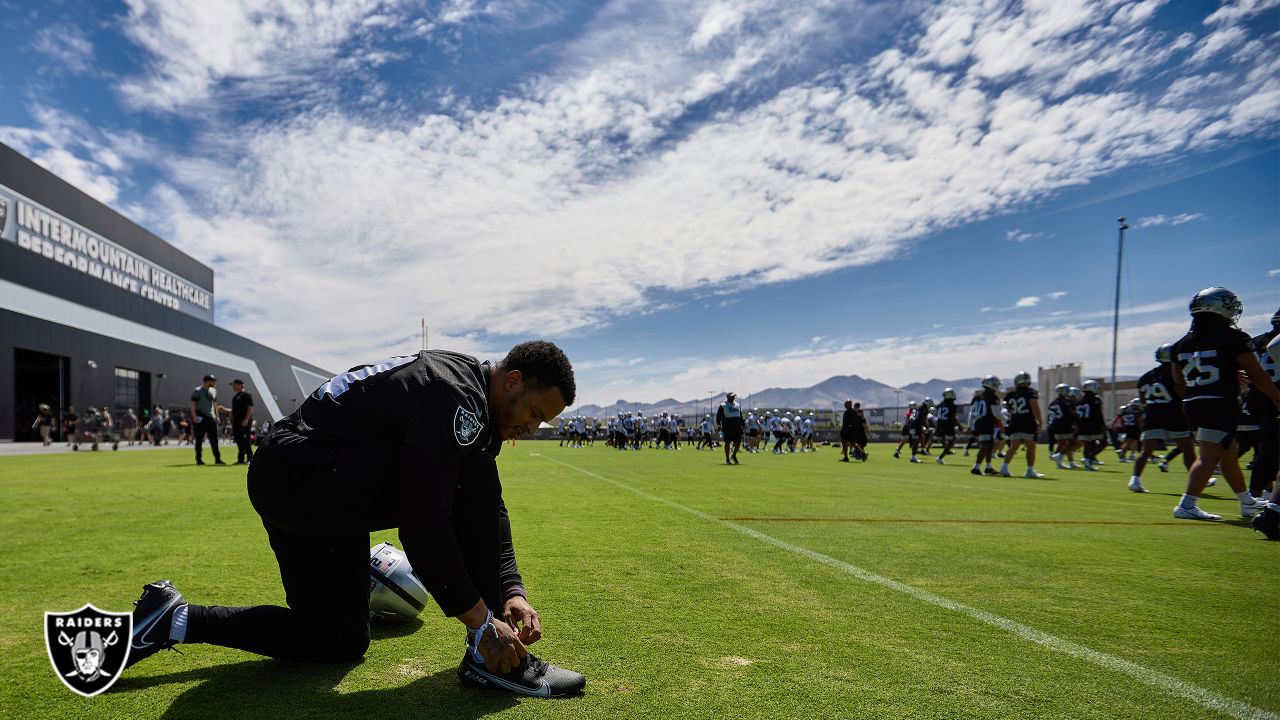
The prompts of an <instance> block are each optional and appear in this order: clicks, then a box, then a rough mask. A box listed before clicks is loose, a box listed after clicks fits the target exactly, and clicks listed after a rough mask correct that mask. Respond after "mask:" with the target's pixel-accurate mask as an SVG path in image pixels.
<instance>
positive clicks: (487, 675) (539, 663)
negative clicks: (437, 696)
mask: <svg viewBox="0 0 1280 720" xmlns="http://www.w3.org/2000/svg"><path fill="white" fill-rule="evenodd" d="M458 677H459V678H460V679H461V680H462V684H463V685H467V686H469V687H476V688H494V689H497V690H506V691H508V692H513V693H516V694H517V695H529V696H532V697H560V696H562V695H572V694H574V693H580V692H582V688H583V687H585V686H586V684H587V679H586V678H585V677H583V676H582V675H580V674H578V673H576V672H574V671H572V670H565V669H564V668H562V667H557V666H555V665H552V664H551V663H549V662H547V661H546V660H543V659H541V658H539V657H538V656H536V655H529V656H527V657H525V659H524V660H521V661H520V664H519V665H517V666H516V667H515V668H514V669H512V670H511V671H510V672H507V673H495V672H490V671H489V670H487V669H486V668H485V666H484V663H482V662H477V661H476V660H475V658H474V657H473V656H472V654H471V651H470V650H468V651H467V652H466V654H465V655H464V656H463V658H462V664H461V665H459V666H458Z"/></svg>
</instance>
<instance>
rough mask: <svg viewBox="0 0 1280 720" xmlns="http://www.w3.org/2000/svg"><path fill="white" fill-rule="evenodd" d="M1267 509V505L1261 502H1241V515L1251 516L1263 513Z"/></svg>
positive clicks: (1244, 516) (1243, 516)
mask: <svg viewBox="0 0 1280 720" xmlns="http://www.w3.org/2000/svg"><path fill="white" fill-rule="evenodd" d="M1266 509H1267V506H1266V505H1264V504H1262V503H1260V502H1253V503H1249V504H1248V505H1245V504H1244V503H1240V517H1242V518H1251V517H1253V516H1255V515H1261V514H1262V511H1263V510H1266Z"/></svg>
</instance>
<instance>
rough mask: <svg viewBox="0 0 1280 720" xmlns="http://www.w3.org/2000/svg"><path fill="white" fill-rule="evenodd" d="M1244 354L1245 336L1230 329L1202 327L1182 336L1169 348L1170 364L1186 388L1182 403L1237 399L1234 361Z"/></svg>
mask: <svg viewBox="0 0 1280 720" xmlns="http://www.w3.org/2000/svg"><path fill="white" fill-rule="evenodd" d="M1248 352H1253V349H1252V348H1251V347H1250V338H1249V336H1248V335H1246V334H1244V332H1243V331H1241V330H1239V329H1237V328H1234V327H1228V326H1226V325H1222V324H1208V323H1205V324H1204V325H1203V326H1202V327H1196V329H1195V331H1194V332H1190V333H1187V334H1186V335H1184V336H1183V337H1182V339H1181V340H1179V341H1178V342H1176V343H1174V345H1173V362H1174V363H1175V364H1176V365H1177V366H1178V372H1181V373H1182V379H1183V380H1184V381H1185V382H1186V384H1187V394H1186V397H1184V398H1183V402H1195V401H1197V400H1202V399H1206V398H1229V399H1235V398H1237V397H1239V395H1240V386H1239V384H1238V382H1237V380H1236V375H1237V372H1238V371H1239V369H1240V365H1239V363H1237V362H1236V358H1237V357H1239V356H1240V355H1243V354H1245V353H1248Z"/></svg>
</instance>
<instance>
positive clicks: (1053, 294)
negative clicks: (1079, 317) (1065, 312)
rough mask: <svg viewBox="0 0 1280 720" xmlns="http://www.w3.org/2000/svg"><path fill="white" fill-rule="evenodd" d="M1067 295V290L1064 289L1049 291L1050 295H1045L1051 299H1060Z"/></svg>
mask: <svg viewBox="0 0 1280 720" xmlns="http://www.w3.org/2000/svg"><path fill="white" fill-rule="evenodd" d="M1066 296H1067V293H1066V291H1064V290H1059V291H1057V292H1051V293H1049V294H1048V295H1045V297H1047V298H1049V299H1050V300H1060V299H1062V298H1064V297H1066Z"/></svg>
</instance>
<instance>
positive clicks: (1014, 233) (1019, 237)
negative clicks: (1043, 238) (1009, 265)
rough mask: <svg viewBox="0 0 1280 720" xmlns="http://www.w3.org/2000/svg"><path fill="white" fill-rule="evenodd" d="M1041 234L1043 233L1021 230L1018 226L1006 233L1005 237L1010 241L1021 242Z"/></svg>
mask: <svg viewBox="0 0 1280 720" xmlns="http://www.w3.org/2000/svg"><path fill="white" fill-rule="evenodd" d="M1040 235H1041V233H1033V232H1026V231H1025V230H1019V229H1017V228H1014V229H1013V230H1010V231H1008V232H1006V233H1005V234H1004V239H1005V240H1008V241H1010V242H1019V243H1020V242H1026V241H1028V240H1032V239H1035V238H1038V237H1040Z"/></svg>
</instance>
